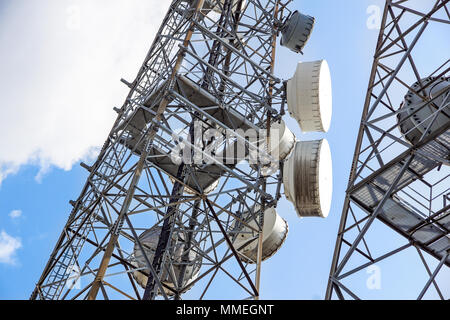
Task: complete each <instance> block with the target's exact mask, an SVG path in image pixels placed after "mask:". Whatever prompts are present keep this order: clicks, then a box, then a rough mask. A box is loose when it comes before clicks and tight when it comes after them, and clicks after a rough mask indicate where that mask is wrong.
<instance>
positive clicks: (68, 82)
mask: <svg viewBox="0 0 450 320" xmlns="http://www.w3.org/2000/svg"><path fill="white" fill-rule="evenodd" d="M383 3H384V1H381V0H346V1H333V0H321V1H312V0H309V1H307V0H304V1H299V0H295V1H294V3H293V4H291V8H298V9H299V10H302V11H303V12H304V13H307V14H309V15H312V16H314V17H315V18H316V27H315V29H314V33H313V35H312V37H311V40H310V42H309V43H308V45H307V47H306V48H305V50H304V52H305V55H304V56H301V55H297V54H294V53H291V52H290V51H288V50H287V49H285V48H280V49H279V50H278V52H277V65H276V71H275V72H276V74H277V76H279V77H282V78H284V79H289V78H290V77H291V76H292V75H293V71H294V70H295V67H296V64H297V62H298V61H312V60H319V59H326V60H327V61H328V63H329V65H330V69H331V73H332V79H333V100H334V112H333V120H332V125H331V129H330V131H329V132H328V133H327V134H326V135H318V134H307V135H305V134H302V133H301V132H300V130H299V127H298V125H297V123H296V122H295V121H294V120H292V119H288V118H287V119H286V120H287V124H288V126H289V127H290V128H291V129H292V130H293V131H294V133H295V134H296V135H297V137H298V138H300V139H305V140H310V139H316V138H320V137H326V138H327V139H328V141H329V143H330V147H331V150H332V154H333V169H334V194H333V203H332V207H331V212H330V215H329V217H328V218H327V219H302V220H300V219H298V218H297V216H296V214H295V210H294V208H293V206H292V205H291V204H290V203H289V202H287V201H286V200H283V201H282V202H281V204H280V205H279V207H278V213H279V214H280V215H281V216H283V218H285V219H286V220H287V221H288V223H289V228H290V232H289V235H288V239H287V241H286V243H285V245H284V246H283V248H282V249H281V250H280V251H279V252H278V253H277V254H276V255H275V256H274V257H272V258H271V259H270V260H268V261H267V262H265V263H264V264H263V274H262V297H263V298H266V299H322V298H323V296H324V293H325V288H326V284H327V278H328V273H329V268H330V263H331V258H332V254H333V250H334V245H335V239H336V233H337V228H338V224H339V218H340V215H341V210H342V204H343V200H344V190H345V187H346V184H347V181H348V175H349V170H350V163H351V159H352V156H353V152H354V145H355V141H356V135H357V130H358V127H359V121H360V116H361V112H362V106H363V102H364V98H365V92H366V89H367V84H368V77H369V72H370V68H371V64H372V56H373V52H374V46H375V42H376V39H377V36H378V30H377V29H376V28H375V29H371V28H368V26H367V21H368V19H369V17H370V14H369V13H368V12H367V9H368V7H369V6H373V5H375V6H378V7H379V8H380V10H382V8H383ZM168 4H169V2H168V1H167V0H163V1H155V0H151V1H139V0H133V1H124V0H113V1H106V0H90V1H86V0H84V1H82V0H78V1H77V0H70V1H69V0H40V1H29V0H3V1H2V2H1V3H0V71H1V72H0V86H1V88H2V90H1V91H0V97H1V101H2V105H1V107H0V108H1V117H0V119H1V120H0V134H1V136H2V139H1V140H0V181H1V186H0V299H27V298H28V297H29V295H30V294H31V291H32V289H33V286H34V284H35V283H36V282H37V280H38V278H39V276H40V274H41V272H42V270H43V267H44V265H45V263H46V262H47V259H48V257H49V255H50V253H51V250H52V249H53V246H54V244H55V242H56V240H57V238H58V236H59V234H60V232H61V230H62V227H63V225H64V224H65V222H66V219H67V217H68V214H69V212H70V210H71V207H70V205H69V200H71V199H76V198H77V197H78V195H79V192H80V191H81V188H82V186H83V184H84V181H85V179H86V177H87V173H86V172H85V170H84V169H81V168H80V166H79V165H78V164H79V162H80V161H85V162H86V163H92V161H93V159H94V158H95V155H96V151H97V150H98V148H99V147H100V146H101V145H102V144H103V142H104V140H105V138H106V136H107V132H108V131H109V129H110V127H111V126H112V124H113V121H114V118H115V113H114V112H113V110H112V108H113V107H114V106H120V105H122V103H123V100H124V98H125V96H126V94H127V89H126V87H125V86H123V85H122V84H121V83H120V82H119V80H120V78H122V77H123V78H125V79H129V80H132V79H133V77H134V75H135V74H136V72H137V70H138V68H139V66H140V65H141V63H142V61H143V59H144V56H145V54H146V52H147V50H148V48H149V46H150V44H151V42H152V40H153V37H154V34H155V30H156V28H158V27H159V24H160V22H161V19H162V17H163V15H164V13H165V11H166V10H167V7H168ZM403 94H404V93H401V95H403ZM13 211H15V212H14V214H11V213H12V212H13ZM19 212H20V213H19ZM385 234H391V233H387V231H385V230H383V229H380V231H379V234H378V236H383V235H385ZM400 242H401V239H394V240H393V243H400ZM406 258H407V257H406ZM406 258H405V259H406ZM390 263H391V265H392V264H401V263H402V261H393V262H390ZM388 267H389V265H387V266H386V268H384V267H383V266H382V265H380V268H381V270H382V271H383V270H387V269H389V268H388ZM416 271H417V272H418V271H419V270H410V271H408V272H405V273H404V275H403V277H405V279H399V278H394V276H393V275H391V274H389V273H382V275H383V277H382V288H381V290H369V289H367V288H366V281H367V278H368V277H369V274H368V273H367V272H366V271H362V272H361V273H360V275H359V276H357V277H355V278H354V279H352V282H353V283H352V284H353V285H354V286H355V287H357V288H359V289H360V290H362V291H364V292H365V294H366V295H367V297H369V298H380V297H382V298H393V297H398V296H405V297H406V298H414V294H412V293H410V292H411V291H412V290H416V291H417V288H416V285H415V284H412V283H410V284H409V285H408V286H404V287H400V286H399V284H400V283H402V280H407V277H411V276H414V275H415V272H416ZM425 281H426V279H424V282H425ZM419 282H420V281H419ZM424 282H423V283H424ZM406 283H408V281H406Z"/></svg>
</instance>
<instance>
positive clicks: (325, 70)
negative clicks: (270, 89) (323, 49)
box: [287, 60, 333, 132]
mask: <svg viewBox="0 0 450 320" xmlns="http://www.w3.org/2000/svg"><path fill="white" fill-rule="evenodd" d="M287 103H288V108H289V113H290V114H291V116H292V117H294V118H295V119H296V120H297V122H298V124H299V125H300V128H301V129H302V131H303V132H328V130H329V129H330V124H331V118H332V114H333V98H332V85H331V74H330V68H329V66H328V63H327V61H326V60H319V61H313V62H300V63H299V64H298V65H297V69H296V71H295V74H294V77H293V78H292V79H291V80H289V81H288V83H287Z"/></svg>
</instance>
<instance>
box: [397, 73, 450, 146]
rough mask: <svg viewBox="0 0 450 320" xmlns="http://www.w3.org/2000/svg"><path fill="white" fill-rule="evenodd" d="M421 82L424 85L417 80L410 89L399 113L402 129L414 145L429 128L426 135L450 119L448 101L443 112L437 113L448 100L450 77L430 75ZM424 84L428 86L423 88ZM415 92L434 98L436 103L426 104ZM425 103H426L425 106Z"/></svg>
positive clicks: (398, 117) (406, 137)
mask: <svg viewBox="0 0 450 320" xmlns="http://www.w3.org/2000/svg"><path fill="white" fill-rule="evenodd" d="M431 81H433V84H431V85H430V84H429V83H430V82H431ZM421 83H422V85H420V84H419V83H418V82H416V83H415V84H414V85H413V86H412V90H410V91H408V93H407V94H406V96H405V100H404V102H403V104H402V106H401V108H400V110H399V112H398V114H397V119H398V122H399V127H400V131H401V132H402V134H403V136H404V138H405V139H406V140H407V141H408V142H409V143H411V144H412V145H415V144H416V143H418V142H419V141H420V139H421V138H422V135H424V133H425V131H426V130H427V129H428V132H427V133H426V134H425V135H429V134H432V133H434V132H436V130H438V129H439V128H442V127H443V126H445V125H447V124H448V122H449V121H450V119H449V117H448V116H447V115H448V114H449V111H450V105H449V104H448V103H447V105H446V106H445V107H444V108H443V110H442V111H441V112H439V113H438V114H436V112H437V111H438V109H437V108H439V107H441V106H442V105H443V103H445V102H446V101H445V100H446V99H448V97H447V95H448V94H449V91H450V81H449V79H446V78H440V79H436V78H435V77H429V78H426V79H422V80H421ZM423 86H426V88H425V89H422V90H421V88H422V87H423ZM415 92H418V93H419V94H420V95H421V96H423V95H425V96H426V98H427V99H430V100H431V99H434V100H433V104H434V105H432V104H430V103H428V104H426V101H424V100H423V98H422V97H421V96H419V95H417V94H416V93H415ZM424 104H426V105H425V106H424ZM446 114H447V115H446ZM435 116H436V118H435ZM431 122H433V123H431ZM430 124H431V126H430Z"/></svg>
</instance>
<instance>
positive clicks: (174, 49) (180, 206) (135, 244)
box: [31, 0, 331, 300]
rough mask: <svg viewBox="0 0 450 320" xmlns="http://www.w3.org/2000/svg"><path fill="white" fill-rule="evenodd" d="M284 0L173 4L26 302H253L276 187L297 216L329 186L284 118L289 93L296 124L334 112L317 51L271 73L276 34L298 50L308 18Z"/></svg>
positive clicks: (313, 147)
mask: <svg viewBox="0 0 450 320" xmlns="http://www.w3.org/2000/svg"><path fill="white" fill-rule="evenodd" d="M289 2H290V1H286V2H282V1H278V0H264V1H259V0H233V1H232V0H174V1H173V2H172V4H171V5H170V8H169V11H168V13H167V15H166V16H165V18H164V20H163V23H162V26H161V28H160V29H159V31H158V34H157V36H156V39H155V40H154V42H153V44H152V46H151V48H150V51H149V53H148V55H147V57H146V59H145V61H144V63H143V65H142V67H141V69H140V70H139V73H138V75H137V77H136V79H135V80H134V81H133V82H131V83H129V82H127V81H125V80H123V82H124V83H125V84H126V85H128V86H129V88H130V93H129V95H128V97H127V99H126V101H125V103H124V104H123V106H122V108H120V109H117V108H116V111H117V112H118V117H117V120H116V122H115V124H114V126H113V128H112V130H111V132H110V134H109V136H108V139H107V141H106V142H105V144H104V146H103V148H102V149H101V152H100V154H99V156H98V159H97V161H96V162H95V163H94V164H93V165H92V166H88V165H85V164H82V166H83V167H84V168H86V169H87V170H88V171H89V173H90V175H89V178H88V180H87V182H86V184H85V186H84V188H83V190H82V192H81V195H80V196H79V198H78V199H77V201H74V202H72V205H73V210H72V212H71V214H70V217H69V220H68V222H67V224H66V225H65V227H64V230H63V232H62V234H61V236H60V238H59V240H58V242H57V244H56V247H55V249H54V251H53V252H52V254H51V257H50V259H49V261H48V263H47V265H46V267H45V269H44V272H43V274H42V276H41V278H40V279H39V282H38V283H37V285H36V288H35V290H34V292H33V294H32V297H31V298H32V299H112V298H114V299H117V298H129V299H145V300H147V299H155V298H158V297H159V298H173V299H180V298H181V296H182V295H183V294H185V293H187V292H188V291H189V297H190V298H201V299H203V298H205V299H206V298H209V297H213V298H233V299H239V298H242V299H246V298H250V299H258V298H259V289H260V274H261V262H262V261H263V260H265V259H267V258H269V257H270V256H272V255H273V254H275V253H276V251H277V250H278V249H279V248H280V246H281V245H282V244H283V242H284V240H285V239H286V236H287V233H288V226H287V223H286V221H285V220H284V219H282V218H281V217H280V216H279V215H278V214H277V212H276V210H275V208H276V205H277V202H278V200H279V199H280V197H281V194H282V186H283V184H284V185H285V190H287V188H286V186H288V188H289V189H288V192H287V193H288V198H289V199H290V200H291V201H292V202H293V203H294V205H295V208H296V209H297V212H298V214H299V215H304V216H326V215H327V214H328V210H329V201H330V197H329V196H330V195H331V190H330V188H329V185H331V183H329V180H327V179H329V178H330V177H329V175H330V174H331V164H330V159H331V158H330V157H329V149H328V144H327V143H326V141H325V140H321V141H312V142H299V141H296V139H295V136H294V135H293V134H292V132H291V131H290V130H289V129H288V128H287V127H286V125H285V124H284V122H283V121H282V119H281V118H282V116H283V115H284V114H285V109H287V106H286V102H288V103H289V102H290V103H289V106H288V109H289V111H290V114H291V115H293V116H294V117H296V119H297V120H298V122H299V124H300V126H302V129H303V130H304V131H305V130H307V131H323V132H324V131H326V130H328V127H329V121H330V118H331V117H330V116H331V110H330V109H331V85H330V83H331V82H330V75H329V70H328V65H327V64H326V61H323V60H322V61H316V62H309V63H303V64H302V63H301V64H299V65H298V68H297V72H296V74H295V76H294V78H293V79H291V80H290V81H282V80H281V79H279V78H277V77H276V76H274V63H275V49H276V44H277V39H278V36H281V42H282V43H281V44H282V45H283V46H285V47H287V48H289V49H291V50H293V51H295V52H301V50H303V47H304V46H305V44H306V42H307V40H308V38H309V36H310V33H311V31H312V29H313V25H314V18H312V17H309V16H307V15H303V14H300V13H299V12H297V11H294V12H293V11H291V10H289V9H288V7H287V4H288V3H289ZM297 91H298V92H297ZM324 110H325V111H328V112H329V116H323V114H322V115H321V112H322V113H324ZM289 154H292V156H291V157H289V158H288V156H289ZM321 156H323V158H322V159H323V161H320V165H319V159H320V157H321ZM327 165H328V166H327ZM322 167H323V168H325V169H324V170H323V173H322V174H320V175H319V168H322ZM283 168H285V170H286V169H287V170H288V171H289V175H284V177H283V170H282V169H283ZM291 173H292V174H291ZM292 177H295V179H297V180H295V179H294V178H292ZM298 179H300V180H302V179H303V180H305V181H306V183H304V184H302V185H301V186H302V187H301V188H300V187H299V186H298V185H299V183H298ZM305 181H304V182H305ZM321 189H324V190H325V191H326V192H325V193H324V196H322V197H321V196H320V194H319V191H320V190H321ZM300 194H301V195H302V196H301V197H300V196H299V195H300ZM216 281H221V288H220V290H221V294H220V296H219V297H218V296H217V293H216V295H215V296H214V295H212V296H211V295H208V294H209V293H210V292H211V290H210V289H211V288H212V287H215V283H216ZM225 283H226V284H227V285H225Z"/></svg>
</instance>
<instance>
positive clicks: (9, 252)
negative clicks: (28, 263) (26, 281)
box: [0, 230, 22, 265]
mask: <svg viewBox="0 0 450 320" xmlns="http://www.w3.org/2000/svg"><path fill="white" fill-rule="evenodd" d="M21 247H22V242H21V241H20V239H19V238H14V237H12V236H10V235H9V234H7V233H6V232H5V231H3V230H2V232H1V233H0V263H6V264H12V265H14V264H16V258H15V255H16V251H17V250H18V249H20V248H21Z"/></svg>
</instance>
